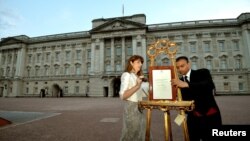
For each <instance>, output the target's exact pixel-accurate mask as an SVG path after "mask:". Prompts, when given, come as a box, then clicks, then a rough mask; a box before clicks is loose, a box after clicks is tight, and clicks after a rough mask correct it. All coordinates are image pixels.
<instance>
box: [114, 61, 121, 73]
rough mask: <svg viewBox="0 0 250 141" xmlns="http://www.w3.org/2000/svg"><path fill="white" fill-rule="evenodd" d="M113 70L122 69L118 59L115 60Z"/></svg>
mask: <svg viewBox="0 0 250 141" xmlns="http://www.w3.org/2000/svg"><path fill="white" fill-rule="evenodd" d="M115 70H116V71H121V70H122V67H121V62H120V61H116V62H115Z"/></svg>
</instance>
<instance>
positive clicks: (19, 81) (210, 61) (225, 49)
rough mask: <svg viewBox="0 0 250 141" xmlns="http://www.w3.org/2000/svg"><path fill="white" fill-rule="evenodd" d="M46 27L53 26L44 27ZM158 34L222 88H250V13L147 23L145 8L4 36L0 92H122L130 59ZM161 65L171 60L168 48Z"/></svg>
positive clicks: (16, 94) (227, 92) (225, 90)
mask: <svg viewBox="0 0 250 141" xmlns="http://www.w3.org/2000/svg"><path fill="white" fill-rule="evenodd" d="M47 30H49V29H47ZM158 39H168V40H171V41H174V42H176V44H177V47H178V52H177V55H176V56H177V57H178V56H181V55H185V56H188V57H189V59H190V61H191V64H192V69H199V68H207V69H209V70H210V72H211V74H212V76H213V80H214V82H215V85H216V90H217V94H222V95H231V94H235V95H237V94H250V13H242V14H240V15H239V16H238V17H236V18H234V19H215V20H200V21H186V22H174V23H162V24H151V25H147V24H146V16H145V15H144V14H136V15H132V16H122V17H115V18H105V19H104V18H100V19H94V20H93V21H92V29H90V30H89V31H81V32H72V33H64V34H55V35H47V36H39V37H28V36H26V35H20V36H13V37H6V38H2V39H1V41H0V97H26V96H27V97H28V96H29V97H36V96H40V92H41V89H46V96H48V97H52V96H55V95H56V94H55V93H56V92H55V91H54V87H53V86H55V85H56V86H58V88H60V89H61V90H62V92H63V95H64V96H99V97H103V96H104V97H115V96H118V95H119V94H118V92H119V88H120V76H121V74H122V72H123V71H124V68H125V65H126V61H127V59H128V58H129V57H130V56H132V55H134V54H138V55H141V56H143V57H144V58H145V60H146V61H145V63H144V64H143V70H144V73H145V74H147V71H148V66H149V59H148V56H147V54H146V51H147V48H148V46H149V45H150V44H152V43H154V42H155V41H157V40H158ZM156 62H157V65H170V60H169V58H168V57H167V56H165V55H161V56H158V57H157V60H156Z"/></svg>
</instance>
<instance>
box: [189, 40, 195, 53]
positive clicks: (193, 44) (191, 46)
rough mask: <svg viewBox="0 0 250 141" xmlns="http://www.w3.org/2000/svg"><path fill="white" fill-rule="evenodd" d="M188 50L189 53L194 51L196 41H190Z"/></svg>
mask: <svg viewBox="0 0 250 141" xmlns="http://www.w3.org/2000/svg"><path fill="white" fill-rule="evenodd" d="M190 51H191V53H196V43H195V42H190Z"/></svg>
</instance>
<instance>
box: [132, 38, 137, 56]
mask: <svg viewBox="0 0 250 141" xmlns="http://www.w3.org/2000/svg"><path fill="white" fill-rule="evenodd" d="M132 50H133V55H135V54H137V53H138V52H137V49H136V36H132Z"/></svg>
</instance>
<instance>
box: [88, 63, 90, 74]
mask: <svg viewBox="0 0 250 141" xmlns="http://www.w3.org/2000/svg"><path fill="white" fill-rule="evenodd" d="M90 71H91V64H90V63H87V74H90Z"/></svg>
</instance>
